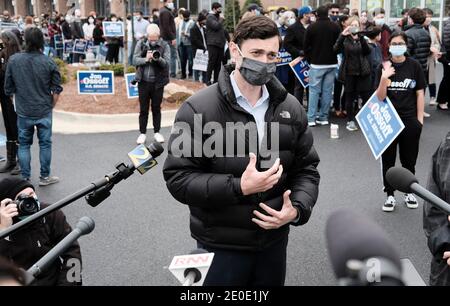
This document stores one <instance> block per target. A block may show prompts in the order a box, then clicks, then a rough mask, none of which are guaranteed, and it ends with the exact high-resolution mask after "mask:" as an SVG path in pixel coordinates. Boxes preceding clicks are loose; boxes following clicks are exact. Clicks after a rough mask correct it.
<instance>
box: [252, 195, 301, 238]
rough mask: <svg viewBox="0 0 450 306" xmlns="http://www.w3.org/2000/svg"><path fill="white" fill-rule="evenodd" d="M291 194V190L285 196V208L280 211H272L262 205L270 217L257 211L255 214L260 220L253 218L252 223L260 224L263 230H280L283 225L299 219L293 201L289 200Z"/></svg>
mask: <svg viewBox="0 0 450 306" xmlns="http://www.w3.org/2000/svg"><path fill="white" fill-rule="evenodd" d="M290 194H291V191H290V190H287V191H286V192H285V193H284V194H283V207H282V208H281V210H280V211H277V210H275V209H272V208H270V207H269V206H267V205H266V204H264V203H260V204H259V206H260V207H261V208H262V209H264V210H265V211H266V212H267V213H268V214H269V216H266V215H264V214H262V213H260V212H259V211H257V210H255V211H253V213H254V214H255V216H256V217H258V218H253V219H252V221H253V222H255V223H256V224H258V225H259V226H260V227H262V228H263V229H266V230H268V229H277V228H280V227H282V226H283V225H285V224H288V223H289V222H292V221H294V220H295V219H297V217H298V210H297V209H296V208H295V207H294V206H292V202H291V199H289V195H290Z"/></svg>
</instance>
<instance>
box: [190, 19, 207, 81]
mask: <svg viewBox="0 0 450 306" xmlns="http://www.w3.org/2000/svg"><path fill="white" fill-rule="evenodd" d="M206 14H208V13H207V12H206ZM206 14H205V13H203V12H200V13H199V14H198V17H197V22H196V23H195V25H194V26H192V27H191V33H190V35H191V44H192V55H193V56H195V55H196V54H197V50H203V52H205V51H208V47H207V45H206V36H205V25H206ZM200 75H201V76H202V82H203V83H204V84H206V83H207V80H206V71H198V70H194V80H195V81H196V82H198V81H200Z"/></svg>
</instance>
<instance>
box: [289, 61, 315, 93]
mask: <svg viewBox="0 0 450 306" xmlns="http://www.w3.org/2000/svg"><path fill="white" fill-rule="evenodd" d="M289 66H291V69H292V71H294V74H295V76H296V77H297V79H298V80H299V81H300V83H301V84H302V86H303V87H304V88H306V87H308V86H309V82H308V77H309V69H310V67H309V64H308V62H307V61H306V60H301V59H300V58H299V57H297V58H296V59H295V60H293V61H292V62H290V63H289Z"/></svg>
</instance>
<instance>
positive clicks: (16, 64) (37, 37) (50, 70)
mask: <svg viewBox="0 0 450 306" xmlns="http://www.w3.org/2000/svg"><path fill="white" fill-rule="evenodd" d="M24 37H25V44H26V47H25V52H22V53H16V54H14V55H13V56H12V57H10V59H9V63H8V66H7V67H6V75H5V94H6V95H7V96H14V97H15V107H16V112H17V127H18V132H19V152H18V157H19V163H20V168H21V169H22V177H23V178H24V179H25V180H30V178H31V166H30V163H31V152H30V149H31V145H32V144H33V136H34V131H35V128H36V130H37V136H38V139H39V160H40V163H41V168H40V180H39V186H47V185H50V184H54V183H57V182H59V178H58V177H56V176H50V165H51V159H52V122H53V119H52V113H53V108H54V107H55V105H56V103H57V102H58V99H59V95H60V94H61V92H62V90H63V88H62V87H61V75H60V73H59V70H58V66H57V65H56V64H55V62H54V61H53V60H52V59H51V58H49V57H47V56H45V55H44V54H43V53H42V52H43V50H44V36H43V34H42V32H41V30H39V29H38V28H36V27H30V28H28V29H26V30H25V34H24Z"/></svg>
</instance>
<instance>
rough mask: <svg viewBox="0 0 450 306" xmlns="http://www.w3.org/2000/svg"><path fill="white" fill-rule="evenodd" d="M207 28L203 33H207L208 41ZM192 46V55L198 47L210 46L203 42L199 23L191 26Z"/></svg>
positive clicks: (205, 48) (201, 48)
mask: <svg viewBox="0 0 450 306" xmlns="http://www.w3.org/2000/svg"><path fill="white" fill-rule="evenodd" d="M205 32H206V31H205V29H203V35H205V41H206V33H205ZM191 46H192V56H195V53H196V52H197V50H198V49H200V50H207V48H208V46H205V45H204V44H203V38H202V33H201V32H200V29H199V28H198V25H197V23H196V24H195V25H194V26H193V27H192V28H191Z"/></svg>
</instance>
